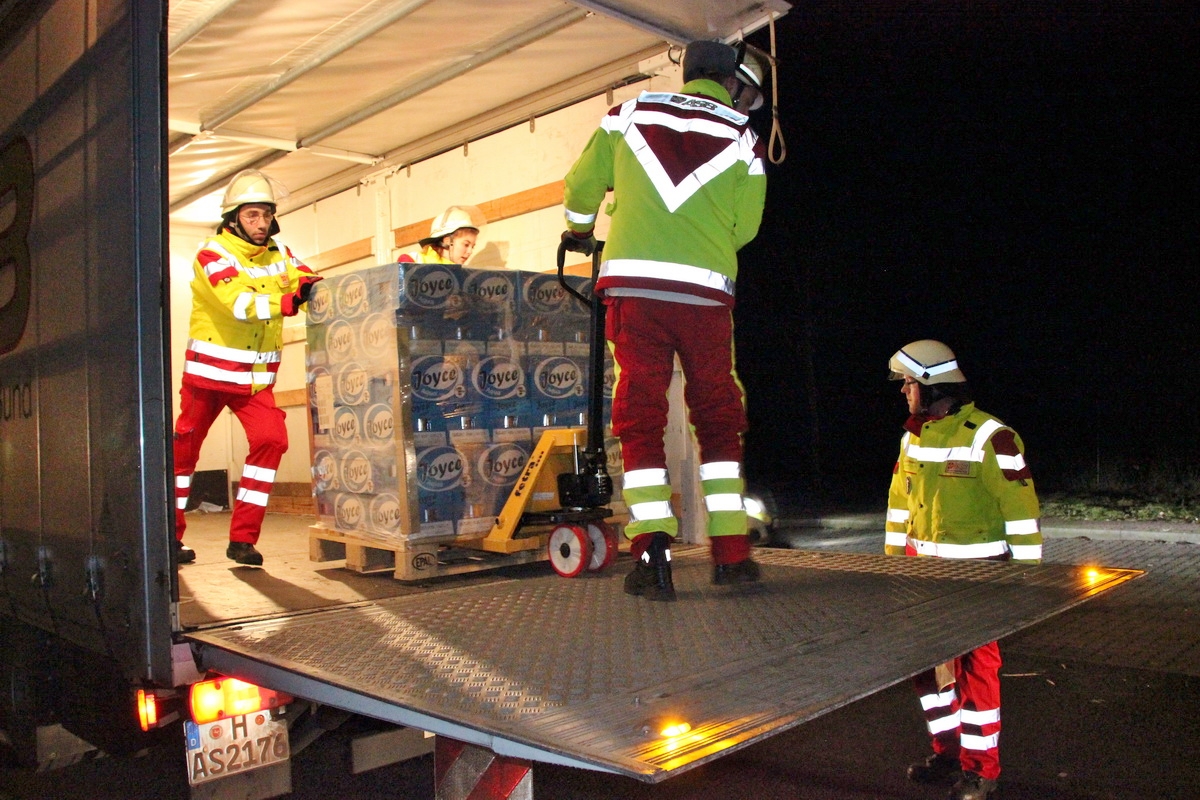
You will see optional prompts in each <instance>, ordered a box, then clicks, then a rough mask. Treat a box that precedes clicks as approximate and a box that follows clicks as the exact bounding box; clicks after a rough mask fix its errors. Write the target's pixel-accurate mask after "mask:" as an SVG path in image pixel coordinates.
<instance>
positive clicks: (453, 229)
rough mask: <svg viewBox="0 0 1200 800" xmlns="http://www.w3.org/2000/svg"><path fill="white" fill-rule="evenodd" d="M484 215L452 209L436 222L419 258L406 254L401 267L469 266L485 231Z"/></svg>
mask: <svg viewBox="0 0 1200 800" xmlns="http://www.w3.org/2000/svg"><path fill="white" fill-rule="evenodd" d="M483 225H484V216H483V212H482V211H480V210H479V209H478V208H476V207H475V206H450V207H449V208H447V209H446V210H445V211H443V212H442V213H440V214H438V215H437V216H436V217H434V218H433V222H432V223H431V224H430V226H429V235H428V236H426V237H425V238H424V239H422V240H421V241H420V242H419V244H420V245H421V252H420V253H418V254H417V256H416V258H414V257H413V256H411V255H409V254H408V253H404V254H402V255H401V256H400V258H399V259H397V260H398V261H399V263H401V264H411V263H417V264H458V265H459V266H462V265H463V264H466V263H467V261H468V260H469V259H470V258H471V255H472V254H473V253H474V252H475V245H476V243H477V242H478V241H479V232H480V231H481V230H482V229H483Z"/></svg>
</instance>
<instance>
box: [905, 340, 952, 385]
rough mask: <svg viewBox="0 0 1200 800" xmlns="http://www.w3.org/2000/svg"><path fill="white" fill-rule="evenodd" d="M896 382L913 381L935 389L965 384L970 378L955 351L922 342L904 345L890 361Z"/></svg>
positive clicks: (936, 344) (925, 341)
mask: <svg viewBox="0 0 1200 800" xmlns="http://www.w3.org/2000/svg"><path fill="white" fill-rule="evenodd" d="M888 370H889V371H890V373H891V374H890V375H889V377H890V378H891V379H892V380H896V381H898V380H903V379H904V378H912V379H914V380H916V381H917V382H918V383H923V384H925V385H926V386H933V385H934V384H938V383H965V382H966V380H967V377H966V376H965V375H963V373H962V370H960V369H959V368H958V360H957V359H955V357H954V351H953V350H951V349H950V348H949V347H947V346H946V345H944V344H942V343H941V342H939V341H936V340H934V339H921V340H920V341H916V342H912V343H910V344H906V345H904V347H902V348H900V349H899V350H897V351H896V354H895V355H893V356H892V357H891V359H890V360H889V361H888Z"/></svg>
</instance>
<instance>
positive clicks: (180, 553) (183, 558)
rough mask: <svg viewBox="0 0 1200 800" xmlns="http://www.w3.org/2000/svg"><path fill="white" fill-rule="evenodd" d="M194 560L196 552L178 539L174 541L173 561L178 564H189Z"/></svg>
mask: <svg viewBox="0 0 1200 800" xmlns="http://www.w3.org/2000/svg"><path fill="white" fill-rule="evenodd" d="M195 560H196V551H195V550H193V549H192V548H190V547H188V546H187V545H186V544H184V543H183V542H181V541H179V540H178V539H176V540H175V561H176V562H177V563H179V564H190V563H192V562H193V561H195Z"/></svg>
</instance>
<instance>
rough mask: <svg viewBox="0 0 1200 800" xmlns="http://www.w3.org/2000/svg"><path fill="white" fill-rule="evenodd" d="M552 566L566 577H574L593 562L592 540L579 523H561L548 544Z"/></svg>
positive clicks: (551, 535)
mask: <svg viewBox="0 0 1200 800" xmlns="http://www.w3.org/2000/svg"><path fill="white" fill-rule="evenodd" d="M546 549H547V550H548V551H549V555H550V566H552V567H554V571H555V572H557V573H558V574H559V575H561V576H563V577H564V578H574V577H575V576H576V575H578V574H579V573H581V572H583V571H584V570H585V569H587V567H588V565H589V564H590V563H591V562H592V540H591V537H589V536H588V534H587V532H586V531H584V529H583V528H581V527H579V526H578V525H559V526H558V527H557V528H555V529H554V530H553V531H551V533H550V541H549V542H547V544H546Z"/></svg>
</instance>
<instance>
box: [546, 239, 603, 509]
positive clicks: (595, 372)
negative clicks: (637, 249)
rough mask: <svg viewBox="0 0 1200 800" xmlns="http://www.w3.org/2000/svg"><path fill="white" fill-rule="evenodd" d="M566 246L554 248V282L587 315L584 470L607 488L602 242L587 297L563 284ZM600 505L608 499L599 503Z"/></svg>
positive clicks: (597, 249) (593, 263)
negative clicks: (600, 286)
mask: <svg viewBox="0 0 1200 800" xmlns="http://www.w3.org/2000/svg"><path fill="white" fill-rule="evenodd" d="M567 250H568V247H567V243H566V242H560V243H559V245H558V282H559V283H560V284H561V285H562V287H563V289H564V290H566V292H567V293H568V294H570V295H571V296H572V297H574V298H575V299H576V300H578V301H579V302H581V303H583V304H584V305H586V306H587V307H588V309H589V311H590V314H589V323H590V325H589V328H590V330H589V335H590V337H591V338H590V339H589V340H588V372H589V380H588V412H587V446H586V447H585V448H584V451H583V455H584V460H585V461H586V462H587V469H586V471H587V472H588V473H589V474H591V475H593V476H595V478H596V479H598V480H599V482H600V484H601V486H603V487H611V485H612V483H611V479H610V478H609V477H608V456H607V454H606V452H605V450H604V348H605V338H604V312H605V307H604V301H603V300H602V299H601V298H600V296H599V295H597V294H596V291H595V287H596V280H597V278H598V277H599V276H600V254H601V253H602V252H603V251H604V242H596V248H595V250H594V251H593V252H592V282H591V285H590V286H588V288H587V294H584V293H583V292H580V291H579V290H577V289H576V288H575V287H573V286H571V285H570V284H569V283H567V278H566V275H565V274H563V268H564V266H565V265H566V260H567ZM603 502H604V503H607V502H608V499H607V498H605V499H604V500H603Z"/></svg>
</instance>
